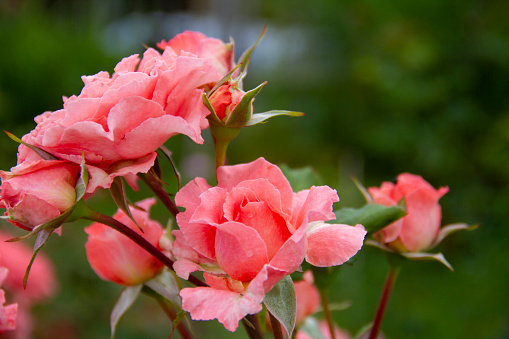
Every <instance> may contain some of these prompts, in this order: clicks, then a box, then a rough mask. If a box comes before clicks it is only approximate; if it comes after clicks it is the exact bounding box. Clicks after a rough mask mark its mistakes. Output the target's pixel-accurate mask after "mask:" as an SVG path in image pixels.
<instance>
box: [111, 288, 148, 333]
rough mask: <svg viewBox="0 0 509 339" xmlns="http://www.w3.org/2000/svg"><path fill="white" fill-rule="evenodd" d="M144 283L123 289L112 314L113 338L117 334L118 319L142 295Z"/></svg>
mask: <svg viewBox="0 0 509 339" xmlns="http://www.w3.org/2000/svg"><path fill="white" fill-rule="evenodd" d="M142 287H143V284H139V285H135V286H128V287H126V288H124V289H123V290H122V292H121V293H120V297H119V298H118V300H117V303H116V304H115V307H113V311H111V316H110V326H111V338H113V337H114V336H115V330H116V328H117V324H118V321H119V320H120V318H121V317H122V316H123V315H124V313H125V312H126V311H127V310H128V309H129V308H130V307H131V306H132V304H133V303H134V301H135V300H136V298H138V296H139V295H140V292H141V289H142Z"/></svg>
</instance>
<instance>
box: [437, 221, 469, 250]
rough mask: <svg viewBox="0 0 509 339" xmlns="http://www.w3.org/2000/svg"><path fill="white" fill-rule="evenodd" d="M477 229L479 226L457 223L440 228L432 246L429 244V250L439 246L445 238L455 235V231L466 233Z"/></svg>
mask: <svg viewBox="0 0 509 339" xmlns="http://www.w3.org/2000/svg"><path fill="white" fill-rule="evenodd" d="M477 228H479V225H478V224H476V225H467V224H464V223H457V224H450V225H447V226H444V227H442V228H440V231H439V232H438V235H437V237H436V238H435V241H433V244H431V246H430V248H433V247H435V246H437V245H438V244H440V243H441V242H442V240H444V239H445V238H446V237H448V236H449V235H451V234H452V233H456V232H457V231H461V230H467V231H473V230H475V229H477Z"/></svg>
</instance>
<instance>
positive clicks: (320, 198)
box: [292, 186, 339, 228]
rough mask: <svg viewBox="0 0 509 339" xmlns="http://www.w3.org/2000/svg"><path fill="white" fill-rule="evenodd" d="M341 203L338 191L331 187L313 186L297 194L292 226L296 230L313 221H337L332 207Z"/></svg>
mask: <svg viewBox="0 0 509 339" xmlns="http://www.w3.org/2000/svg"><path fill="white" fill-rule="evenodd" d="M338 201H339V197H338V194H337V193H336V190H333V189H332V188H330V187H329V186H312V187H311V189H309V190H304V191H300V192H298V193H297V194H295V199H294V203H293V214H292V224H293V225H295V228H299V227H301V226H302V225H307V224H308V223H310V222H313V221H325V220H332V219H336V216H335V214H334V212H333V211H332V205H333V203H335V202H338Z"/></svg>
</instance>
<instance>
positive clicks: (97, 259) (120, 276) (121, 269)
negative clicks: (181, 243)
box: [85, 198, 164, 286]
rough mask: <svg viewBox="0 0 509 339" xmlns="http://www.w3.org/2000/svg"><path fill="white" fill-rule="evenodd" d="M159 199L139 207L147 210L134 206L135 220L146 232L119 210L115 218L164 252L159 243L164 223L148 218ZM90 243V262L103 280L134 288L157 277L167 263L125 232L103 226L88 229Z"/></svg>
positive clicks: (139, 203) (88, 244)
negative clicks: (151, 208) (147, 250)
mask: <svg viewBox="0 0 509 339" xmlns="http://www.w3.org/2000/svg"><path fill="white" fill-rule="evenodd" d="M155 202H156V201H155V199H154V198H150V199H145V200H142V201H140V202H138V203H137V204H136V205H137V206H139V207H141V208H142V209H143V210H144V211H140V210H139V209H135V208H132V207H130V209H131V214H132V216H133V217H134V220H136V222H137V223H138V225H139V226H140V227H141V229H142V230H143V232H142V231H140V229H139V228H138V226H136V224H135V223H134V222H133V221H132V220H131V219H130V218H129V217H128V216H127V215H126V214H125V213H124V212H123V211H122V210H120V209H119V210H118V211H117V213H115V215H114V216H113V218H115V219H117V220H118V221H120V222H121V223H123V224H125V225H126V226H128V227H130V228H131V229H133V230H134V231H136V232H138V233H139V234H140V235H141V236H143V237H144V238H145V240H147V241H148V242H149V243H151V244H152V245H154V246H155V247H157V248H158V249H161V248H160V246H159V240H160V239H161V237H162V236H163V233H164V230H163V227H162V226H161V224H160V223H158V222H157V221H154V220H151V219H150V218H149V215H148V211H149V210H150V207H151V206H152V205H154V204H155ZM85 232H86V233H87V234H88V240H87V243H86V244H85V249H86V252H87V258H88V262H89V263H90V266H91V267H92V269H93V270H94V272H95V273H96V274H97V275H98V276H99V277H100V278H101V279H103V280H108V281H112V282H114V283H117V284H120V285H125V286H132V285H138V284H141V283H143V282H145V281H147V280H150V279H152V278H153V277H155V276H156V275H157V274H158V273H159V272H160V271H161V269H162V267H163V264H162V263H161V262H160V261H159V260H157V259H155V258H154V257H153V256H152V255H151V254H149V253H147V252H146V251H145V250H144V249H143V248H141V247H140V246H139V245H137V244H136V243H135V242H133V241H132V240H131V239H129V238H128V237H126V236H125V235H123V234H122V233H120V232H118V231H116V230H114V229H112V228H110V227H108V226H106V225H103V224H100V223H94V224H92V225H90V226H89V227H87V228H85Z"/></svg>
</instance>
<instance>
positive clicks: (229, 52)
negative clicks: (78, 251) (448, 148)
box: [0, 31, 465, 338]
mask: <svg viewBox="0 0 509 339" xmlns="http://www.w3.org/2000/svg"><path fill="white" fill-rule="evenodd" d="M262 35H263V34H262ZM257 43H258V41H257V42H256V43H255V44H254V45H253V46H252V47H251V48H250V49H248V50H247V51H246V52H245V53H244V54H243V55H242V56H241V58H240V59H239V60H238V61H237V62H235V61H234V54H233V47H234V46H233V42H230V43H224V42H223V41H221V40H218V39H213V38H209V37H207V36H205V35H203V34H202V33H198V32H191V31H187V32H184V33H182V34H179V35H177V36H176V37H174V38H173V39H171V40H169V41H164V40H163V41H161V42H160V43H158V44H157V47H158V49H159V50H156V49H153V48H147V50H146V51H145V52H144V53H143V55H142V56H141V57H140V56H139V55H131V56H129V57H126V58H124V59H122V60H121V61H120V62H119V63H118V64H117V65H116V67H115V70H114V73H113V74H111V75H110V74H109V73H107V72H99V73H97V74H95V75H92V76H83V77H82V80H83V82H84V87H83V89H82V90H81V93H80V94H79V95H73V96H71V97H69V98H64V103H63V108H62V109H60V110H57V111H55V112H45V113H43V114H41V115H39V116H38V117H36V118H35V121H36V123H37V126H36V127H35V129H34V130H32V131H31V132H30V133H28V134H26V135H25V136H23V137H22V139H21V140H20V139H17V138H16V137H15V136H12V135H11V138H13V139H14V140H17V141H19V142H20V146H19V149H18V161H17V165H16V166H15V167H13V168H11V170H10V171H9V172H7V171H0V178H1V180H2V184H1V186H0V207H2V208H5V210H6V211H5V215H4V216H3V217H2V218H3V219H6V220H7V221H9V222H11V223H12V224H14V225H16V226H18V227H20V228H22V229H24V230H27V231H29V234H28V235H37V237H38V238H37V241H36V246H35V250H34V254H33V256H35V254H36V253H37V252H38V251H39V249H40V248H41V247H42V245H43V244H44V243H45V242H46V240H47V238H48V237H49V235H50V234H51V233H52V232H53V231H55V230H59V228H60V226H61V225H62V224H64V223H66V222H72V221H75V220H77V219H86V220H90V221H93V222H94V223H93V224H92V225H91V226H89V227H87V228H85V232H86V233H87V234H88V241H87V242H86V244H85V249H86V255H87V258H88V261H89V263H90V265H91V267H92V269H93V270H94V271H95V272H96V274H97V275H98V276H99V277H100V278H102V279H104V280H108V281H112V282H114V283H116V284H120V285H123V286H124V291H123V292H122V294H121V297H120V299H119V301H118V303H117V305H116V306H115V308H114V311H113V312H112V319H111V324H112V335H113V334H114V329H115V326H116V324H117V322H118V320H119V318H120V316H121V315H122V314H123V312H125V311H126V310H127V308H128V307H129V305H131V304H132V303H133V301H134V299H135V298H136V297H137V296H138V295H139V293H140V291H142V289H143V291H145V292H146V291H149V292H150V293H152V294H154V295H157V296H156V298H160V299H159V301H160V304H162V305H164V309H165V311H166V313H167V314H168V315H169V316H170V318H171V319H172V323H173V324H174V326H176V327H177V329H178V330H179V331H180V332H181V334H182V336H183V337H185V338H187V337H189V331H188V329H187V327H186V325H185V324H184V323H182V322H180V318H178V316H177V312H176V311H175V310H174V309H177V310H178V309H182V310H184V311H186V312H188V313H189V314H190V317H191V319H193V320H211V319H217V320H218V321H219V322H220V323H222V324H223V325H224V327H225V328H226V329H227V330H229V331H235V330H236V329H237V327H238V325H239V323H240V321H241V320H242V319H244V318H246V317H249V316H250V315H255V314H257V313H259V312H260V311H262V309H264V305H265V308H266V309H267V310H268V313H269V314H270V316H271V322H272V321H273V319H277V320H276V321H279V322H280V323H281V325H282V326H283V328H284V331H286V334H287V335H288V336H290V337H291V336H292V332H293V330H294V328H295V326H296V324H297V326H298V327H299V326H303V327H305V326H306V324H307V320H306V319H308V318H309V317H310V316H311V315H313V314H314V313H315V312H316V311H317V309H318V307H319V304H320V302H321V303H324V302H325V303H326V301H324V300H320V294H321V293H322V292H323V291H324V290H326V289H327V288H329V287H330V282H325V280H327V279H328V280H333V279H332V278H331V277H332V276H333V274H335V272H337V269H336V268H334V267H335V266H340V265H342V264H344V263H345V262H347V261H348V260H350V259H351V258H352V257H353V256H354V255H355V254H356V253H357V252H358V251H359V250H360V249H361V248H362V246H363V244H364V240H365V237H366V235H367V234H368V232H369V233H372V234H373V235H374V238H375V239H377V240H378V241H379V242H378V243H377V244H378V245H379V247H382V248H384V249H386V250H389V251H392V252H399V253H400V254H401V255H402V256H407V257H408V256H410V255H409V254H408V252H412V253H413V254H414V255H415V254H416V253H415V252H421V251H424V250H428V249H429V248H431V247H432V246H434V245H435V244H436V243H437V242H438V241H440V239H441V238H443V236H445V235H444V234H443V233H441V232H442V231H440V222H441V209H440V206H439V204H438V200H439V199H440V197H442V196H443V195H444V194H445V193H446V192H447V191H448V189H447V188H440V189H438V190H435V189H434V188H433V187H431V185H429V184H428V183H427V182H425V181H424V180H423V179H422V178H421V177H419V176H414V175H410V174H402V175H400V176H399V177H398V180H397V182H396V184H392V183H383V184H382V186H381V187H380V188H369V189H368V191H369V194H368V193H367V195H370V196H369V197H368V198H369V200H370V202H372V203H374V204H376V205H377V206H376V207H373V206H369V204H368V205H367V209H365V210H360V211H361V212H359V211H357V212H354V213H353V217H352V214H351V213H350V212H348V213H350V214H349V216H348V217H345V216H344V214H341V213H340V212H341V211H340V212H339V213H338V211H335V210H334V204H335V203H336V202H338V201H339V197H338V194H337V192H336V190H334V189H332V188H331V187H329V186H325V185H315V184H314V183H311V182H309V183H308V182H306V186H305V187H309V188H307V189H303V190H299V191H298V192H294V189H293V188H292V184H291V181H292V178H291V175H290V176H288V175H285V174H284V173H283V171H282V170H281V169H280V168H279V167H278V166H276V165H274V164H272V163H270V162H268V161H267V160H265V159H264V158H258V159H256V160H254V161H251V162H249V163H245V164H235V165H226V151H227V147H228V144H229V143H230V142H231V141H232V140H233V139H234V138H235V137H236V136H237V135H238V134H239V133H240V131H241V130H242V129H243V128H244V127H248V126H252V125H255V124H258V123H261V122H265V121H266V120H267V119H269V118H271V117H273V116H277V115H287V116H301V115H302V113H299V112H290V111H280V110H274V111H268V112H264V113H257V114H254V113H253V109H254V108H253V100H254V98H255V96H256V95H257V94H258V93H259V92H260V90H261V88H262V87H263V86H264V85H265V83H263V84H261V85H259V86H258V87H256V88H254V89H252V90H250V91H244V90H243V88H242V80H243V78H244V77H245V76H246V74H247V73H246V72H247V65H248V64H249V58H250V56H251V54H252V52H253V50H254V47H255V46H256V44H257ZM208 127H210V132H211V134H212V137H213V141H214V146H215V151H216V154H215V158H216V173H215V176H216V179H217V184H216V185H210V184H209V183H208V182H207V181H206V180H205V179H203V178H200V177H198V178H194V179H193V180H191V181H190V182H188V183H187V184H186V185H185V186H184V187H182V188H181V189H180V188H179V190H178V191H177V192H174V193H175V194H173V193H171V194H169V193H168V192H166V188H165V186H164V182H163V181H162V173H161V167H160V166H159V160H158V159H157V157H158V154H159V153H157V152H156V151H158V150H160V151H161V152H160V153H163V154H164V155H165V156H166V157H168V158H170V161H171V162H172V164H173V161H172V159H171V152H170V151H169V150H167V149H166V148H165V147H164V145H163V144H164V143H165V142H166V141H167V140H168V139H169V138H171V137H173V136H175V135H178V134H183V135H185V136H187V137H188V138H190V139H191V140H192V141H193V142H195V143H197V144H201V143H203V142H204V138H203V137H202V135H201V133H202V130H204V129H206V128H208ZM173 166H174V167H176V166H175V165H174V164H173ZM174 170H175V173H176V174H177V176H178V171H177V169H176V168H174ZM138 177H140V178H141V179H142V180H143V182H144V183H146V184H147V185H148V186H149V188H150V189H151V190H152V191H153V193H154V194H155V195H156V196H157V197H158V198H159V199H160V200H161V201H162V202H163V204H164V205H165V206H166V207H167V208H168V211H169V212H170V213H171V214H173V217H174V220H175V221H176V225H177V227H178V228H177V229H173V230H172V229H171V227H168V229H166V230H165V229H164V228H163V226H162V225H161V224H160V223H159V222H158V221H155V220H152V219H151V218H150V217H149V210H150V208H151V206H153V205H154V204H155V203H156V199H155V198H147V199H144V200H142V201H140V202H138V203H137V204H131V203H130V202H129V199H128V197H127V194H126V191H125V187H124V181H126V182H127V183H129V184H130V185H131V186H132V187H134V188H136V187H137V181H136V180H137V178H138ZM179 186H180V184H179ZM99 189H107V190H110V192H111V194H112V197H113V200H114V201H115V203H116V204H117V206H118V208H119V209H118V211H117V212H116V213H115V214H114V215H113V217H109V216H107V215H104V214H101V213H99V212H96V211H94V210H93V209H91V208H90V207H88V206H87V204H86V203H85V201H84V200H85V198H86V199H88V198H89V197H90V196H92V195H93V194H94V193H95V192H97V191H98V190H99ZM173 195H174V199H173V198H172V196H173ZM397 205H406V215H405V211H404V209H403V208H399V207H396V206H397ZM336 215H338V216H342V217H338V219H339V220H336V218H337V217H336ZM404 215H405V216H404ZM403 216H404V217H403ZM401 217H403V218H401ZM400 218H401V219H400ZM334 220H336V221H335V222H334ZM168 224H169V225H172V224H173V222H171V221H170V222H169V223H168ZM385 226H386V227H385ZM384 227H385V228H384ZM461 228H465V227H463V226H458V225H456V226H455V227H454V230H456V229H461ZM448 232H450V229H447V230H446V233H448ZM21 238H23V237H21ZM17 240H20V238H18V239H17ZM10 245H12V247H9V251H11V252H10V256H9V257H10V258H15V259H14V260H12V261H11V263H10V264H9V263H7V261H5V260H6V259H5V258H6V256H5V255H3V251H4V249H3V246H2V247H0V267H1V268H0V282H3V281H4V279H5V277H6V272H7V269H6V268H4V267H8V269H9V276H8V278H7V280H5V285H4V286H5V287H6V288H11V287H10V285H9V284H10V283H9V280H8V279H9V277H10V276H12V277H16V279H18V278H19V277H20V276H24V269H25V267H26V266H28V268H29V269H30V268H31V269H32V275H39V274H40V277H38V278H37V281H38V282H39V283H40V286H39V287H40V290H38V291H37V292H34V295H35V296H34V298H36V297H39V296H40V297H43V296H46V295H51V294H52V293H53V289H52V288H54V286H55V285H56V284H55V283H54V282H53V281H51V279H52V278H51V276H52V275H51V274H50V273H48V272H50V271H51V269H50V268H48V269H47V271H46V272H45V274H49V276H47V275H46V276H45V275H44V274H42V273H40V272H38V270H39V268H38V266H37V265H33V267H31V262H32V261H33V259H34V258H33V257H31V256H30V255H28V261H29V262H30V264H28V263H23V264H21V263H18V262H17V260H18V259H20V260H21V258H25V257H26V254H23V253H21V252H20V253H16V254H13V252H12V251H16V244H6V245H5V248H6V249H7V247H8V246H10ZM417 254H418V255H419V256H420V259H422V258H428V257H427V256H426V254H422V253H417ZM429 258H435V259H437V258H438V257H437V256H436V255H435V256H433V255H429ZM23 260H24V259H23ZM439 260H440V261H442V262H444V263H446V262H445V259H443V257H442V258H439ZM4 261H5V262H4ZM25 261H26V260H25ZM12 262H14V264H12ZM310 266H312V267H313V270H314V269H316V270H318V271H317V272H319V273H320V272H321V273H320V274H321V275H319V276H317V281H319V284H317V286H318V287H319V289H320V292H319V291H318V290H317V289H316V288H315V287H314V286H313V285H312V278H310V276H309V273H308V272H307V273H306V274H305V275H304V276H305V280H304V281H302V282H298V283H296V284H295V286H294V284H293V283H292V280H291V275H292V274H293V273H294V272H296V271H301V270H302V267H305V268H306V267H310ZM320 268H323V270H322V271H320ZM172 271H173V273H174V274H175V275H174V274H172V273H170V272H172ZM197 271H198V272H202V273H200V274H203V279H201V278H198V277H197V276H195V275H193V273H194V272H197ZM177 277H178V278H181V279H184V280H188V281H189V282H190V283H191V284H192V285H194V286H192V287H185V288H182V287H181V286H182V285H181V283H180V282H178V281H177V279H178V278H177ZM324 277H326V278H324ZM324 279H325V280H324ZM43 281H45V283H41V282H43ZM20 283H21V282H20V281H19V279H18V282H17V284H20ZM32 291H33V290H27V292H26V296H27V298H28V299H30V298H31V297H30V298H29V297H28V296H30V295H31V293H32ZM0 292H1V293H0V331H5V330H10V329H12V328H13V326H14V325H13V324H14V323H13V321H14V316H15V315H16V305H9V306H3V305H4V303H5V299H4V295H3V290H0ZM28 299H27V300H28ZM161 299H162V301H161ZM19 300H21V299H19ZM168 303H169V304H170V306H168ZM23 305H24V302H23V301H19V302H18V306H19V308H20V309H21V307H22V306H23ZM23 307H24V306H23ZM19 314H20V313H19ZM329 318H330V317H329ZM245 323H249V322H248V321H246V322H245ZM317 324H318V323H317ZM251 325H253V324H251ZM376 325H377V323H376V322H375V325H374V328H375V327H376ZM253 327H254V331H257V333H258V335H261V333H260V329H257V328H256V326H255V325H253ZM278 327H279V326H278ZM278 327H274V326H273V329H274V330H275V329H278ZM315 327H316V328H315V329H316V330H317V331H319V332H321V333H322V334H323V336H325V337H327V338H328V337H333V336H332V334H333V333H330V332H335V333H336V335H335V336H336V338H339V337H345V338H346V337H348V336H349V335H347V334H346V332H345V333H343V332H342V331H341V330H340V329H339V328H336V327H334V326H333V324H332V323H331V321H330V319H328V323H325V322H322V323H319V325H316V326H315ZM326 329H328V330H329V332H327V330H326ZM248 331H249V329H248ZM276 332H277V331H274V333H276ZM308 334H309V333H307V332H305V331H298V332H297V333H296V337H297V338H308ZM275 335H276V334H275ZM375 335H376V333H375Z"/></svg>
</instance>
